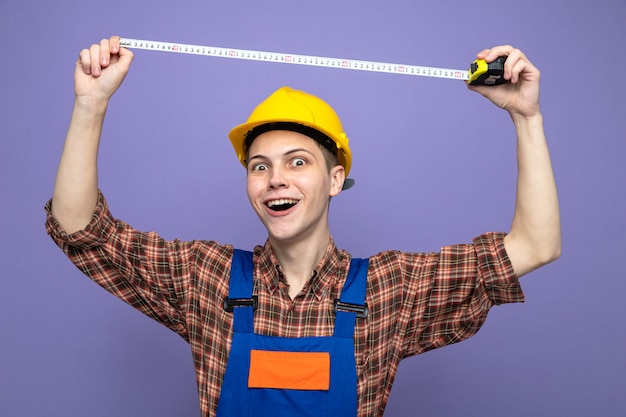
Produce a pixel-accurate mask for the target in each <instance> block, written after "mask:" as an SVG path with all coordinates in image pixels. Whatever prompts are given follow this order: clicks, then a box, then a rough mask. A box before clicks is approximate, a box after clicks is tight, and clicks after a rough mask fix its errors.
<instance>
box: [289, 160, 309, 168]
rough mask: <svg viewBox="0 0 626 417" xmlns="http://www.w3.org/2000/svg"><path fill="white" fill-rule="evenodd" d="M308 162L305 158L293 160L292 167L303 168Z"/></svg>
mask: <svg viewBox="0 0 626 417" xmlns="http://www.w3.org/2000/svg"><path fill="white" fill-rule="evenodd" d="M306 163H307V161H306V159H304V158H293V159H292V160H291V166H292V167H301V166H304V165H306Z"/></svg>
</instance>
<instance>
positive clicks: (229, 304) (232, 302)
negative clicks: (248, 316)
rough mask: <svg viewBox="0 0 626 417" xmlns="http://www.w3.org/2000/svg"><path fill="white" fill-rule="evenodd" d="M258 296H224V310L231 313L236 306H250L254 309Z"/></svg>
mask: <svg viewBox="0 0 626 417" xmlns="http://www.w3.org/2000/svg"><path fill="white" fill-rule="evenodd" d="M258 300H259V297H257V296H256V295H253V296H252V298H228V297H226V298H224V310H226V311H228V312H229V313H232V312H233V310H234V309H235V308H237V307H252V309H253V310H256V308H257V305H258V302H259V301H258Z"/></svg>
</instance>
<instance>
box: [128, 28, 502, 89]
mask: <svg viewBox="0 0 626 417" xmlns="http://www.w3.org/2000/svg"><path fill="white" fill-rule="evenodd" d="M120 45H121V46H124V47H126V48H131V49H148V50H153V51H162V52H174V53H180V54H193V55H205V56H214V57H220V58H233V59H244V60H248V61H264V62H277V63H282V64H295V65H309V66H315V67H326V68H340V69H349V70H357V71H373V72H384V73H391V74H402V75H417V76H422V77H437V78H449V79H455V80H465V81H468V82H469V83H470V84H472V85H497V84H503V83H505V82H506V80H505V79H504V61H506V57H499V58H498V59H496V60H495V61H493V62H490V63H487V62H486V61H484V60H482V59H479V60H476V61H474V62H473V63H472V64H471V65H470V68H469V70H458V69H449V68H435V67H422V66H417V65H404V64H391V63H388V62H376V61H361V60H355V59H346V58H329V57H322V56H313V55H296V54H287V53H282V52H264V51H254V50H248V49H233V48H220V47H216V46H202V45H189V44H183V43H170V42H159V41H148V40H141V39H128V38H122V39H121V40H120Z"/></svg>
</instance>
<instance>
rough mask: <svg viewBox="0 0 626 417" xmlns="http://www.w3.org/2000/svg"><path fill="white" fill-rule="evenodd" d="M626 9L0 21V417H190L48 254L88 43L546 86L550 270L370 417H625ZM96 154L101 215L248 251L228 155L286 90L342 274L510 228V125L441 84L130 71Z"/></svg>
mask: <svg viewBox="0 0 626 417" xmlns="http://www.w3.org/2000/svg"><path fill="white" fill-rule="evenodd" d="M625 22H626V1H624V0H619V1H618V0H599V1H595V2H591V1H588V0H560V1H552V0H526V1H523V2H519V1H515V2H512V1H500V2H495V3H494V2H487V3H485V2H468V1H466V0H463V1H461V0H447V1H428V2H419V1H414V0H404V1H389V0H387V1H364V0H358V1H357V0H349V1H336V0H317V1H309V2H298V1H293V0H292V1H278V0H272V1H256V2H255V1H241V0H234V1H233V0H229V1H224V0H222V1H212V2H209V1H206V0H205V1H200V0H194V1H180V2H166V1H148V0H143V1H132V0H124V1H121V0H111V1H108V2H88V1H75V0H58V1H50V2H44V1H32V0H0V39H2V43H3V47H2V57H1V58H0V76H1V78H0V80H1V81H0V82H1V83H2V84H1V85H2V88H1V90H0V105H1V110H2V111H1V112H0V140H1V142H0V144H1V145H0V146H1V148H0V170H1V171H0V190H1V194H2V204H0V236H1V239H0V256H1V261H2V262H0V297H1V300H2V301H1V302H0V317H1V320H0V352H1V354H0V415H1V416H11V417H20V416H64V417H73V416H76V417H78V416H91V417H97V416H196V415H198V402H197V398H196V392H195V380H194V374H193V366H192V360H191V355H190V352H189V350H188V346H187V345H186V344H185V343H184V341H183V340H182V339H180V338H179V337H178V336H176V335H175V334H173V333H171V332H169V331H168V330H166V329H165V328H164V327H162V326H160V325H158V324H156V323H154V322H152V321H151V320H150V319H148V318H146V317H144V316H142V315H141V314H139V313H137V312H135V311H134V310H133V309H131V308H130V307H128V306H126V305H125V304H123V303H122V302H120V301H118V300H117V299H115V298H114V297H112V296H110V295H109V294H107V293H106V292H104V291H103V290H100V289H99V288H98V287H96V285H95V284H93V283H92V282H90V281H89V280H88V279H87V278H85V277H84V276H83V275H82V274H81V273H80V272H79V271H78V270H77V269H75V268H74V267H73V266H72V265H71V264H70V263H69V262H68V261H67V259H65V257H64V256H63V254H62V253H61V252H60V251H59V250H58V249H57V248H56V246H54V244H53V243H52V241H51V240H50V239H49V238H48V237H47V236H46V234H45V232H44V229H43V222H44V214H43V210H42V207H43V205H44V203H45V202H46V200H47V199H48V198H49V197H50V196H51V192H52V186H53V180H54V175H55V171H56V165H57V162H58V158H59V155H60V151H61V147H62V144H63V138H64V135H65V130H66V128H67V124H68V120H69V116H70V113H71V109H72V101H73V81H72V74H73V68H74V62H75V59H76V57H77V56H78V52H79V50H80V49H82V48H83V47H87V46H89V45H90V44H91V43H92V42H95V41H99V40H100V38H102V37H107V36H109V35H111V34H119V35H122V36H126V37H130V38H139V39H153V40H164V41H172V42H181V43H191V44H194V43H195V44H201V45H214V46H222V47H232V48H242V49H259V50H269V51H280V52H291V53H299V54H310V55H324V56H333V57H346V58H354V59H364V60H375V61H387V62H395V63H406V64H414V65H428V66H440V67H448V68H466V67H467V65H468V64H469V62H471V61H472V60H473V58H474V54H475V53H476V52H477V51H478V50H480V49H482V48H484V47H488V46H492V45H495V44H501V43H510V44H513V45H515V46H518V47H520V48H522V49H523V50H524V51H525V52H526V53H527V54H528V55H529V57H530V58H531V59H532V60H533V62H534V63H535V64H536V65H537V66H538V67H539V68H540V69H541V70H542V110H543V113H544V116H545V127H546V131H547V135H548V138H549V142H550V148H551V152H552V157H553V162H554V168H555V171H556V176H557V182H558V186H559V192H560V201H561V206H562V220H563V238H564V246H563V256H562V257H561V259H560V260H559V261H558V262H556V263H554V264H552V265H549V266H547V267H545V268H543V269H541V270H539V271H537V272H535V273H533V274H532V275H530V276H528V277H524V278H523V287H524V290H525V292H526V295H527V302H526V303H525V304H518V305H509V306H503V307H498V308H496V309H495V310H494V311H492V313H491V315H490V317H489V319H488V320H487V323H486V324H485V326H484V327H483V329H482V330H481V331H480V332H479V334H478V335H477V336H476V337H474V338H472V339H470V340H468V341H467V342H464V343H461V344H459V345H455V346H451V347H448V348H445V349H440V350H438V351H434V352H430V353H427V354H425V355H423V356H420V357H416V358H410V359H407V360H405V361H404V362H403V363H402V365H401V368H400V372H399V374H398V377H397V380H396V384H395V386H394V388H393V391H392V394H391V399H390V402H389V405H388V408H387V412H386V416H407V415H409V416H412V415H420V416H453V415H466V416H476V415H483V416H502V415H506V416H569V417H579V416H580V417H583V416H585V417H586V416H604V417H609V416H615V417H618V416H621V417H623V416H624V415H626V383H625V378H626V377H625V375H626V353H625V352H626V349H625V346H626V301H625V299H626V279H625V278H626V273H625V272H624V268H623V263H624V251H625V250H626V243H625V240H624V232H625V231H626V230H625V229H626V228H625V221H624V213H625V207H624V206H625V195H624V184H625V182H626V169H625V168H624V162H623V159H624V156H625V155H626V141H625V132H626V106H625V105H624V97H626V87H625V84H624V79H625V78H626V24H625ZM135 55H136V58H135V61H134V63H133V66H132V68H131V72H130V74H129V76H128V78H127V79H126V82H125V84H124V85H123V86H122V88H121V89H120V91H119V92H118V94H117V95H116V96H115V97H114V99H113V102H112V104H111V107H110V111H109V113H108V116H107V121H106V126H105V130H104V138H103V145H102V148H101V153H100V165H99V167H100V174H101V187H102V189H103V190H104V192H105V194H106V196H107V198H108V200H109V203H110V205H111V208H112V212H113V214H114V215H116V216H118V217H120V218H122V219H124V220H127V221H128V222H130V223H131V224H133V225H134V226H136V227H138V228H140V229H145V230H157V231H159V232H160V233H161V234H162V235H163V236H165V237H167V238H174V237H180V238H182V239H191V238H210V239H215V240H218V241H220V242H223V243H233V244H235V245H236V246H238V247H241V248H252V247H253V245H254V244H258V243H263V241H264V239H265V234H264V229H263V228H262V227H261V226H260V224H259V222H258V220H257V219H256V217H255V215H254V213H253V212H252V210H251V209H250V207H249V205H248V202H247V198H246V196H245V189H244V182H245V177H244V170H243V169H242V168H241V166H239V164H238V163H237V161H236V159H235V157H234V153H233V151H232V149H231V147H230V144H229V143H228V141H227V139H226V133H227V132H228V130H229V129H230V128H231V127H233V126H234V125H235V124H238V123H240V122H242V121H243V120H244V119H245V118H246V117H247V115H248V113H249V111H250V110H251V109H252V107H253V106H254V105H255V104H256V103H257V102H258V101H259V100H260V99H262V98H263V97H265V96H266V95H268V94H269V93H270V92H272V91H273V90H274V89H276V88H278V87H279V86H281V85H290V86H292V87H296V88H301V89H304V90H308V91H310V92H312V93H316V94H318V95H320V96H322V97H324V98H325V99H326V100H327V101H329V102H330V103H331V104H332V105H333V106H334V107H335V108H336V109H337V110H338V111H339V112H340V114H341V115H342V118H343V121H344V124H345V128H346V130H347V132H348V134H349V136H350V138H351V144H352V147H353V150H354V158H355V159H354V168H353V172H352V176H353V177H354V178H356V180H357V186H356V187H355V188H354V189H352V190H350V191H348V192H346V193H344V194H342V195H341V196H339V197H338V198H336V199H334V200H333V204H332V208H331V222H332V225H331V227H332V231H333V235H334V237H335V239H336V241H337V243H338V245H339V246H340V247H342V248H346V249H349V250H350V251H351V252H352V253H353V254H354V255H355V256H368V255H371V254H373V253H375V252H377V251H380V250H383V249H391V248H395V249H402V250H412V251H431V250H438V249H439V247H440V246H441V245H444V244H451V243H459V242H466V241H469V240H470V239H471V238H472V237H473V236H475V235H477V234H479V233H481V232H483V231H487V230H503V231H506V230H508V228H509V225H510V220H511V216H512V210H513V204H514V188H515V175H516V168H515V140H514V131H513V128H512V125H511V123H510V120H509V118H508V116H507V115H506V114H505V113H504V112H502V111H500V110H498V109H497V108H495V107H494V106H492V105H491V104H490V103H488V102H487V101H486V100H484V99H483V98H482V97H480V96H478V95H476V94H473V93H471V92H469V91H467V90H466V88H465V87H464V85H463V83H462V82H460V81H453V80H441V79H429V78H418V77H407V76H400V75H388V74H375V73H364V72H354V71H342V70H336V69H323V68H313V67H300V66H288V65H280V64H271V63H257V62H247V61H236V60H227V59H220V58H209V57H199V56H185V55H173V54H165V53H160V52H151V51H139V50H137V51H135Z"/></svg>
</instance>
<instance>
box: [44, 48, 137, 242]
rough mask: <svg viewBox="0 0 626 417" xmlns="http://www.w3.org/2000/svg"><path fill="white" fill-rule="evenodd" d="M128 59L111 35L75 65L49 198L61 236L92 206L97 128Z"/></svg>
mask: <svg viewBox="0 0 626 417" xmlns="http://www.w3.org/2000/svg"><path fill="white" fill-rule="evenodd" d="M132 58H133V54H132V52H131V51H129V50H127V49H125V48H120V40H119V37H112V38H110V39H103V40H102V41H101V42H100V43H99V44H94V45H92V46H91V47H90V48H89V49H83V50H82V51H81V52H80V55H79V58H78V60H77V61H76V68H75V71H74V94H75V99H74V110H73V112H72V118H71V121H70V126H69V128H68V131H67V136H66V138H65V144H64V146H63V152H62V154H61V160H60V162H59V168H58V170H57V176H56V181H55V184H54V192H53V195H52V214H53V216H54V217H55V218H56V220H57V221H58V222H59V224H60V225H61V226H62V227H63V229H65V231H66V232H67V233H73V232H76V231H78V230H81V229H82V228H84V227H85V226H86V225H87V224H88V223H89V221H90V220H91V216H92V215H93V212H94V209H95V207H96V202H97V196H98V169H97V157H98V148H99V144H100V135H101V132H102V124H103V122H104V116H105V113H106V109H107V106H108V104H109V100H110V98H111V97H112V96H113V94H114V93H115V91H117V89H118V88H119V86H120V85H121V84H122V81H123V80H124V77H125V76H126V74H127V73H128V69H129V67H130V63H131V61H132Z"/></svg>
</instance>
